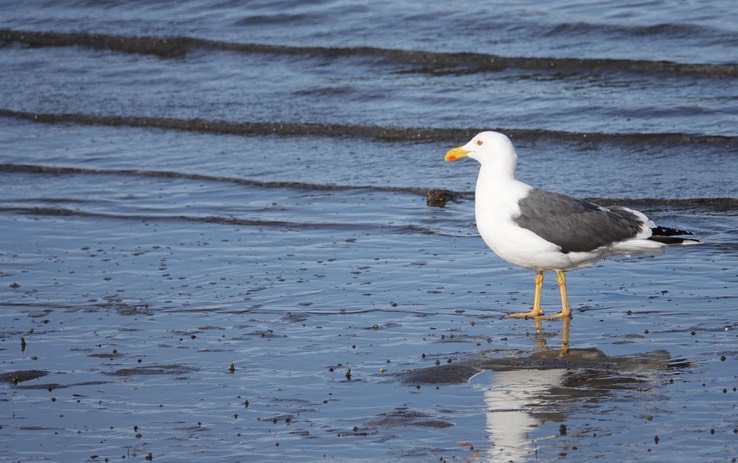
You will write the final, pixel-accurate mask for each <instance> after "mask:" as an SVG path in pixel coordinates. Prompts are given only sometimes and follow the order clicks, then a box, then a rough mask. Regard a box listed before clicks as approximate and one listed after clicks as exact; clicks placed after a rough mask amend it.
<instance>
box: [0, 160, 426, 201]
mask: <svg viewBox="0 0 738 463" xmlns="http://www.w3.org/2000/svg"><path fill="white" fill-rule="evenodd" d="M0 172H9V173H27V174H52V175H60V174H66V175H125V176H136V177H158V178H179V179H185V180H197V181H206V182H218V183H232V184H236V185H245V186H255V187H259V188H277V189H281V188H289V189H298V190H318V191H347V190H370V191H379V192H391V193H409V194H415V195H426V194H427V193H428V190H427V189H423V188H417V187H390V186H362V185H356V186H349V185H324V184H318V183H304V182H265V181H262V180H254V179H248V178H240V177H225V176H218V175H204V174H192V173H184V172H174V171H165V170H143V169H90V168H85V167H64V166H40V165H29V164H0Z"/></svg>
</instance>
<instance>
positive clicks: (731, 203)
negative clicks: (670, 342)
mask: <svg viewBox="0 0 738 463" xmlns="http://www.w3.org/2000/svg"><path fill="white" fill-rule="evenodd" d="M0 172H6V173H24V174H28V173H30V174H51V175H65V174H66V175H125V176H138V177H154V178H179V179H185V180H196V181H207V182H220V183H232V184H236V185H247V186H255V187H259V188H275V189H281V188H292V189H300V190H318V191H351V190H369V191H379V192H388V193H406V194H413V195H422V196H428V197H430V196H431V195H433V196H437V197H440V198H442V199H441V200H439V201H438V202H437V203H436V204H435V205H440V204H445V203H447V202H455V201H460V200H466V199H474V192H471V191H449V190H436V189H429V188H419V187H377V186H351V185H323V184H316V183H303V182H265V181H261V180H253V179H246V178H239V177H224V176H215V175H204V174H191V173H183V172H173V171H160V170H142V169H91V168H85V167H61V166H41V165H28V164H0ZM586 199H587V201H592V202H594V203H597V204H603V205H608V206H611V205H612V206H614V205H621V206H628V205H630V206H633V205H641V206H647V207H680V208H687V207H693V208H699V209H713V210H738V198H727V197H718V198H681V199H675V198H586ZM430 204H431V202H430V201H429V205H430ZM0 210H7V209H2V208H0ZM32 210H48V211H59V213H58V214H56V215H77V214H78V211H75V210H70V209H57V208H49V209H32ZM220 219H221V218H218V220H220ZM196 220H197V221H208V219H207V218H197V219H196ZM222 220H223V221H229V220H236V221H238V220H241V219H232V218H224V219H222ZM254 223H264V222H262V221H256V222H253V221H248V220H247V221H245V222H244V223H243V224H244V225H248V224H254ZM289 223H290V222H273V224H274V225H286V224H289ZM236 224H238V223H236ZM422 230H424V229H422V227H421V229H419V231H422Z"/></svg>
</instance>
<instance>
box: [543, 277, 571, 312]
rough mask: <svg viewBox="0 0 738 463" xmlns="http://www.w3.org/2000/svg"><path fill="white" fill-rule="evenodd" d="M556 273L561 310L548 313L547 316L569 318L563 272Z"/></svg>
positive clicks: (569, 310) (569, 309)
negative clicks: (552, 313) (551, 313)
mask: <svg viewBox="0 0 738 463" xmlns="http://www.w3.org/2000/svg"><path fill="white" fill-rule="evenodd" d="M556 274H557V275H558V282H559V290H560V291H561V312H559V313H557V314H556V315H549V316H548V317H547V318H549V319H552V318H571V307H569V298H568V297H567V296H566V277H565V276H564V272H556Z"/></svg>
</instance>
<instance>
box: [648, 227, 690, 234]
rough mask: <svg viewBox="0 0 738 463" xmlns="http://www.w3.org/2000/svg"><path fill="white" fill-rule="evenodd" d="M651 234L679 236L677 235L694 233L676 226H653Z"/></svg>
mask: <svg viewBox="0 0 738 463" xmlns="http://www.w3.org/2000/svg"><path fill="white" fill-rule="evenodd" d="M651 233H652V236H679V235H694V233H692V232H690V231H686V230H679V229H678V228H669V227H654V228H652V229H651Z"/></svg>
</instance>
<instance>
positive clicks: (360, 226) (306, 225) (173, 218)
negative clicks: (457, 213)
mask: <svg viewBox="0 0 738 463" xmlns="http://www.w3.org/2000/svg"><path fill="white" fill-rule="evenodd" d="M0 213H7V214H25V215H33V216H57V217H82V218H92V219H100V220H127V221H135V222H189V223H207V224H219V225H232V226H243V227H264V228H281V229H287V230H344V231H352V230H357V231H361V232H365V231H367V230H381V231H382V232H383V233H396V234H423V235H443V233H439V232H437V231H435V230H432V229H431V228H428V227H424V226H422V225H413V224H407V225H391V224H386V223H380V224H376V223H368V222H351V223H349V222H345V223H343V222H295V221H287V220H261V219H246V218H239V217H223V216H214V215H204V216H196V215H162V214H158V215H144V214H110V213H102V212H91V211H84V210H80V209H68V208H57V207H14V206H8V207H6V206H0Z"/></svg>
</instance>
